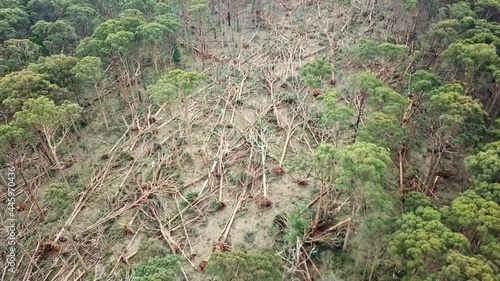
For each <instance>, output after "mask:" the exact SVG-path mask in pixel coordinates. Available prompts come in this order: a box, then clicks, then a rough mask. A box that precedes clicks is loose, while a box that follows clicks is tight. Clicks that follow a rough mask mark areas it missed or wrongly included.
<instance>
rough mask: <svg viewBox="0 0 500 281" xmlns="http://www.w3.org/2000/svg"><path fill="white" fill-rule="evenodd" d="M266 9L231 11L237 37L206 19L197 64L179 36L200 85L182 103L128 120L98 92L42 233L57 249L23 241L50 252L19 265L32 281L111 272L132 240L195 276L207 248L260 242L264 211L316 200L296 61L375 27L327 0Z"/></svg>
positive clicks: (269, 241) (310, 132) (136, 255)
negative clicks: (63, 201) (35, 276)
mask: <svg viewBox="0 0 500 281" xmlns="http://www.w3.org/2000/svg"><path fill="white" fill-rule="evenodd" d="M291 2H294V3H291ZM325 2H327V1H325ZM277 3H278V2H276V3H275V4H273V5H275V7H272V9H271V8H270V11H271V12H270V13H269V14H267V16H265V17H264V18H260V19H258V20H257V22H256V21H255V18H254V16H253V15H252V13H251V7H250V6H249V7H246V8H245V9H243V11H242V12H241V13H240V20H239V28H240V30H239V31H238V30H237V27H236V26H235V25H236V24H235V23H234V21H233V24H232V26H231V27H229V26H226V25H224V26H222V27H216V30H217V33H218V34H217V36H218V37H217V38H214V36H213V35H214V34H213V32H212V31H209V32H207V34H206V46H207V48H206V50H204V51H202V52H203V53H204V57H205V58H204V59H202V56H200V53H199V52H197V51H195V50H191V51H188V50H189V49H190V48H189V47H193V46H194V48H198V50H199V47H196V46H199V45H200V42H194V41H193V42H181V43H182V44H183V46H184V47H185V48H184V58H185V59H186V60H187V62H186V66H187V68H188V69H190V68H200V65H204V66H205V69H198V70H199V71H202V72H203V73H204V74H206V75H207V76H208V77H209V78H210V79H211V81H212V82H211V83H210V84H207V85H204V86H203V87H202V88H201V89H200V90H199V91H198V92H197V93H195V94H194V95H192V96H190V97H189V98H187V99H186V101H185V103H184V105H174V106H172V108H170V109H167V110H163V111H161V112H155V111H154V110H152V109H151V108H150V109H149V110H147V109H146V110H139V109H137V112H136V114H135V115H136V116H137V118H135V119H133V120H131V119H126V118H123V117H122V116H121V115H120V114H119V110H120V109H119V108H118V105H116V104H114V103H113V102H112V100H108V101H106V107H107V108H109V109H110V111H112V112H115V113H113V114H112V116H110V118H112V121H111V125H112V126H111V129H110V131H109V132H108V133H105V134H103V133H102V131H103V130H105V128H104V126H103V124H102V122H101V120H100V118H99V114H100V111H99V110H98V109H97V108H95V109H94V110H95V112H93V113H92V114H93V115H95V117H96V119H94V121H92V122H91V123H90V124H88V126H87V128H85V129H84V131H82V132H81V136H82V137H81V139H80V140H79V141H78V142H79V143H80V144H82V145H80V152H79V153H76V154H75V155H74V159H73V162H75V163H78V164H74V165H73V166H72V167H70V168H67V169H66V173H67V174H68V175H76V178H77V182H78V184H76V185H79V186H80V188H81V192H80V193H79V195H78V196H77V198H76V201H75V203H74V205H73V206H72V208H71V211H70V213H69V216H68V217H65V218H64V219H63V220H61V221H60V222H59V223H58V224H55V225H54V227H53V228H52V230H51V231H50V237H51V238H52V239H51V240H52V241H53V242H55V243H57V245H58V246H54V245H52V244H50V243H48V242H47V243H46V244H40V245H38V246H37V247H45V248H46V251H45V252H46V255H47V256H46V262H47V264H51V257H52V258H54V259H53V260H52V261H53V262H54V263H53V264H52V270H50V271H44V270H41V271H39V270H40V269H37V268H35V267H34V266H31V265H30V266H28V267H29V268H28V269H29V270H30V271H37V270H38V271H39V277H40V280H42V279H43V277H44V276H50V277H49V279H50V280H79V279H80V278H83V279H84V280H100V279H98V277H99V276H105V275H109V276H116V278H117V279H116V280H121V278H124V274H125V273H124V272H127V268H128V265H134V264H135V263H136V262H141V261H142V260H141V257H144V255H147V253H146V252H147V251H152V250H151V249H150V248H147V247H146V246H143V245H145V244H147V243H145V241H146V240H151V241H156V242H158V241H160V240H161V242H158V243H159V244H163V245H165V246H168V248H169V249H171V250H172V251H175V252H178V253H180V254H181V255H182V257H183V262H182V267H183V270H184V271H185V273H186V274H187V275H188V276H189V280H205V279H204V277H203V275H202V274H201V273H200V270H199V265H200V264H202V262H203V261H207V260H208V259H209V257H210V255H211V253H212V251H213V249H214V248H219V249H225V248H228V247H229V248H235V249H243V250H244V249H269V248H271V247H273V245H274V244H275V239H274V234H273V227H274V226H273V224H274V220H275V218H276V216H278V215H280V214H283V213H287V212H290V211H292V210H294V209H295V208H297V207H298V206H300V205H307V204H309V203H311V202H312V201H313V200H314V199H315V198H316V196H317V195H318V192H319V189H318V182H317V180H316V179H315V177H314V170H313V168H312V164H311V155H312V151H313V148H314V147H316V146H317V145H318V144H319V143H321V141H322V140H321V135H320V134H318V132H317V131H316V130H315V128H313V127H311V126H310V121H311V116H313V115H314V112H315V110H316V107H317V104H316V102H315V97H314V96H315V94H316V93H314V92H312V91H311V90H309V89H306V88H305V87H304V86H302V85H301V83H296V82H297V81H298V75H299V69H300V67H301V66H302V65H304V64H305V63H306V62H308V61H310V60H313V59H316V58H321V57H326V58H328V59H329V60H330V61H331V62H332V63H334V64H336V63H338V62H339V59H338V57H337V56H338V55H339V54H341V53H342V50H343V48H345V47H346V46H349V44H351V43H352V42H353V41H355V40H356V38H358V37H360V36H362V35H363V34H365V32H366V31H367V30H369V29H370V30H371V33H370V34H372V35H373V34H375V35H376V34H382V33H383V28H381V29H380V30H379V27H375V28H373V26H372V24H371V21H370V20H368V19H367V20H366V21H363V20H359V19H357V20H356V19H355V20H354V21H358V23H357V24H351V23H352V22H353V20H352V18H354V16H353V17H352V18H348V17H347V15H349V14H351V13H348V12H347V11H342V10H335V9H333V8H332V7H330V6H329V5H330V4H323V6H320V8H318V6H317V5H316V4H311V5H306V4H305V1H288V2H287V3H289V4H288V7H289V9H287V8H285V7H280V6H279V4H277ZM380 26H382V25H380ZM373 30H375V31H374V32H373ZM221 35H222V36H221ZM375 35H373V36H375ZM190 60H191V61H190ZM202 60H203V62H202ZM344 73H348V70H347V69H344ZM334 75H338V73H334ZM335 79H336V77H332V81H334V80H335ZM346 79H348V78H347V77H344V78H343V81H345V80H346ZM339 84H340V85H339ZM339 84H337V85H336V86H334V85H327V88H328V89H333V88H334V87H342V82H341V81H340V79H339ZM183 106H185V107H186V108H184V107H183ZM185 112H186V113H187V114H185ZM157 113H158V114H157ZM124 123H127V124H126V125H125V124H124ZM306 183H307V184H306ZM39 192H41V191H39ZM337 219H338V220H339V221H340V220H341V219H342V218H337ZM159 239H160V240H159ZM156 242H154V243H156ZM51 243H52V242H51ZM154 243H153V244H154ZM51 245H52V246H51ZM56 250H57V251H59V252H60V253H62V254H63V255H65V257H66V258H65V261H66V262H65V263H62V262H61V259H55V256H56V255H55V253H54V251H56ZM141 251H144V253H141ZM127 264H128V265H127ZM89 272H94V273H95V274H89ZM101 274H104V275H101ZM125 275H126V274H125ZM120 276H121V277H120ZM101 280H102V279H101Z"/></svg>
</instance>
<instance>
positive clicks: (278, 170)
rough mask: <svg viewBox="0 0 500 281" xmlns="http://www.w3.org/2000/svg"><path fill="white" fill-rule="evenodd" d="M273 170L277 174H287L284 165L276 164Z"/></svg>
mask: <svg viewBox="0 0 500 281" xmlns="http://www.w3.org/2000/svg"><path fill="white" fill-rule="evenodd" d="M272 172H273V174H275V175H278V176H282V175H284V174H285V169H283V167H281V166H276V167H274V168H273V169H272Z"/></svg>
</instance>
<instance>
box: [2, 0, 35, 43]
mask: <svg viewBox="0 0 500 281" xmlns="http://www.w3.org/2000/svg"><path fill="white" fill-rule="evenodd" d="M28 30H29V18H28V14H27V13H26V12H25V11H24V9H23V7H22V6H21V5H20V3H16V1H11V2H9V1H6V2H5V3H4V1H2V3H1V4H0V43H2V42H4V41H5V40H8V39H21V37H23V36H25V35H26V33H27V31H28Z"/></svg>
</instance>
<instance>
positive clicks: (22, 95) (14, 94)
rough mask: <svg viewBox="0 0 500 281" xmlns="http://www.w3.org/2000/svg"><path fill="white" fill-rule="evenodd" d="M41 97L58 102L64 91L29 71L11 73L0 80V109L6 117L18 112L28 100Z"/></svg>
mask: <svg viewBox="0 0 500 281" xmlns="http://www.w3.org/2000/svg"><path fill="white" fill-rule="evenodd" d="M42 95H43V96H46V97H49V98H51V99H53V100H55V101H57V102H59V101H60V100H61V98H62V97H64V96H65V91H64V90H63V89H61V88H60V87H59V86H57V85H55V84H52V83H50V82H49V81H47V80H45V79H44V78H43V76H42V75H40V74H38V73H34V72H32V71H29V70H23V71H19V72H13V73H11V74H9V75H7V76H5V77H3V78H1V79H0V100H1V101H2V104H3V106H0V109H1V111H2V113H3V114H6V115H8V116H10V115H11V114H13V113H14V112H16V111H18V110H20V109H21V107H22V106H23V103H24V102H25V101H26V100H28V99H29V98H36V97H39V96H42Z"/></svg>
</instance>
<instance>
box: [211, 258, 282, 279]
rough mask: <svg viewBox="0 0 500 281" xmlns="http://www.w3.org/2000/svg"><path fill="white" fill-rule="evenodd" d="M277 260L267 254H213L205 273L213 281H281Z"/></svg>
mask: <svg viewBox="0 0 500 281" xmlns="http://www.w3.org/2000/svg"><path fill="white" fill-rule="evenodd" d="M280 268H281V266H280V264H279V258H278V257H276V256H275V255H273V254H271V253H269V252H252V253H243V252H240V251H234V252H230V253H221V252H216V253H214V254H213V255H212V256H211V257H210V260H209V262H208V265H207V268H206V273H207V275H209V276H210V277H212V278H213V279H210V280H214V281H256V280H259V281H278V280H283V272H282V271H281V270H280Z"/></svg>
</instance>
